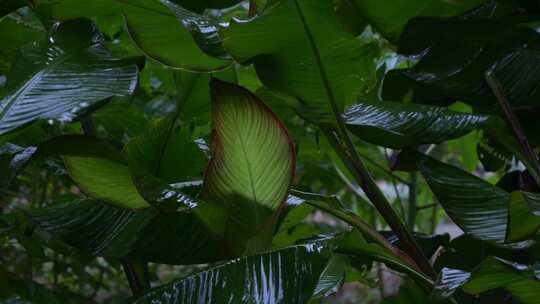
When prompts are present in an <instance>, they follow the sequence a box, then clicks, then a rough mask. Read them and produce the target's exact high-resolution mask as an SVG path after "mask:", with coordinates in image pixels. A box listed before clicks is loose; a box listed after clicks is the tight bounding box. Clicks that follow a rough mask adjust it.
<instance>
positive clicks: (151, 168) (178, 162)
mask: <svg viewBox="0 0 540 304" xmlns="http://www.w3.org/2000/svg"><path fill="white" fill-rule="evenodd" d="M124 150H125V152H126V154H127V158H128V160H129V164H130V168H131V170H132V171H133V172H134V174H135V175H151V176H154V177H156V178H159V179H160V180H161V181H162V182H163V183H166V184H170V183H174V182H181V181H188V180H195V179H200V177H201V176H202V173H203V171H204V168H205V166H206V163H207V159H206V157H205V155H204V154H203V152H202V151H201V150H200V149H199V147H198V146H197V145H196V144H195V142H194V141H193V140H191V138H190V136H189V134H188V132H187V130H186V129H182V130H177V129H176V128H175V125H174V122H173V121H171V120H169V119H157V120H154V121H151V122H150V124H149V126H148V128H147V129H146V130H145V131H144V133H143V134H141V136H139V137H137V138H135V139H134V140H132V141H131V142H130V143H129V144H127V145H126V147H125V148H124Z"/></svg>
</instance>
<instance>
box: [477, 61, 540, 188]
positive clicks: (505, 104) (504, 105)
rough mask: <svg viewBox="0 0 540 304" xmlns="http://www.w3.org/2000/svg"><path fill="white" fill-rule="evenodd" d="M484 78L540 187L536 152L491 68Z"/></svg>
mask: <svg viewBox="0 0 540 304" xmlns="http://www.w3.org/2000/svg"><path fill="white" fill-rule="evenodd" d="M485 78H486V82H487V84H488V86H489V88H490V89H491V91H492V92H493V95H495V98H496V99H497V101H498V103H499V106H500V107H501V109H502V110H503V112H504V116H505V118H506V122H507V123H508V124H509V125H510V128H511V129H512V132H513V133H514V136H515V137H516V139H517V141H518V143H519V145H520V146H521V149H522V150H523V153H524V155H525V157H527V159H528V160H529V162H530V163H531V165H532V168H530V169H531V170H534V174H531V175H532V176H533V177H534V180H535V182H536V184H537V185H538V187H540V178H539V177H540V163H538V157H537V156H536V154H534V151H533V149H532V147H531V145H530V144H529V140H528V139H527V136H526V135H525V131H524V130H523V127H522V126H521V123H520V122H519V119H518V117H517V115H516V113H514V110H512V106H511V105H510V101H508V98H506V96H505V95H504V92H503V89H502V86H501V83H500V82H499V80H498V79H497V77H496V76H495V73H494V72H493V70H488V71H486V73H485Z"/></svg>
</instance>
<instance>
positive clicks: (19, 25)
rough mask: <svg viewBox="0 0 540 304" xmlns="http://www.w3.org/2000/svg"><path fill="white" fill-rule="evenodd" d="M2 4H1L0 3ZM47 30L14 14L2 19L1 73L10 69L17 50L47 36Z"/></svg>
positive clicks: (0, 30)
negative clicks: (19, 18)
mask: <svg viewBox="0 0 540 304" xmlns="http://www.w3.org/2000/svg"><path fill="white" fill-rule="evenodd" d="M0 5H1V4H0ZM45 35H46V32H45V31H44V30H43V29H42V28H40V27H38V26H36V25H34V24H29V23H26V22H23V21H21V20H18V19H16V18H14V17H12V16H7V17H5V18H2V19H0V40H1V41H2V45H0V73H2V74H4V73H7V72H8V71H9V69H10V68H11V66H12V64H13V63H14V61H15V58H16V55H17V51H18V50H19V49H20V48H21V47H23V46H24V45H26V44H28V43H31V42H33V41H36V40H39V39H42V38H43V37H45Z"/></svg>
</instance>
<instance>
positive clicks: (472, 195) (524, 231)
mask: <svg viewBox="0 0 540 304" xmlns="http://www.w3.org/2000/svg"><path fill="white" fill-rule="evenodd" d="M405 164H407V167H409V168H406V167H405V166H404V165H405ZM396 169H418V170H419V171H420V172H421V173H422V175H423V176H424V179H425V180H426V182H427V184H428V185H429V187H430V188H431V191H433V193H434V194H435V196H436V197H437V199H438V201H439V202H440V203H441V205H442V206H443V207H444V210H445V211H446V213H447V214H448V216H449V217H450V218H451V219H452V220H453V221H454V223H456V224H457V225H458V226H459V227H460V228H461V229H463V231H465V232H466V233H467V234H469V235H471V236H473V237H475V238H478V239H481V240H485V241H494V242H496V243H510V244H513V246H518V247H519V246H528V245H530V244H529V243H528V242H523V243H516V242H518V241H526V240H531V239H534V238H535V235H536V233H537V231H538V229H539V228H540V220H539V218H538V204H539V203H538V201H539V197H538V195H537V194H534V193H527V192H519V191H516V192H513V193H511V194H510V193H508V192H507V191H506V190H504V189H502V188H500V187H498V186H496V185H492V184H490V183H488V182H486V181H484V180H483V179H481V178H479V177H476V176H474V175H472V174H470V173H468V172H466V171H463V170H461V169H459V168H457V167H454V166H451V165H447V164H444V163H442V162H440V161H438V160H435V159H433V158H430V157H428V156H425V155H421V154H420V153H417V152H404V153H403V154H401V155H400V156H399V158H398V161H397V165H396Z"/></svg>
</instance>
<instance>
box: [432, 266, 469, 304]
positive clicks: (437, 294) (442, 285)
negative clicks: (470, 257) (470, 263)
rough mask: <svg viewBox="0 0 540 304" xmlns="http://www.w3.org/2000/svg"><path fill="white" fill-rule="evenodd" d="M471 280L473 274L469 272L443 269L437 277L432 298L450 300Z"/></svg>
mask: <svg viewBox="0 0 540 304" xmlns="http://www.w3.org/2000/svg"><path fill="white" fill-rule="evenodd" d="M470 278H471V274H470V273H469V272H467V271H463V270H460V269H452V268H443V269H441V272H440V273H439V275H438V277H437V281H436V282H435V287H434V289H433V291H432V293H431V296H432V298H434V299H446V298H449V297H451V296H452V295H453V294H454V293H455V292H456V291H457V289H458V288H460V287H461V286H462V285H463V284H464V283H466V282H467V281H468V280H469V279H470Z"/></svg>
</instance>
